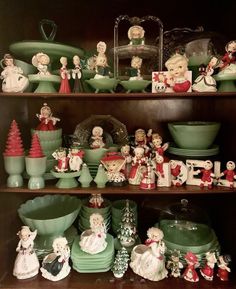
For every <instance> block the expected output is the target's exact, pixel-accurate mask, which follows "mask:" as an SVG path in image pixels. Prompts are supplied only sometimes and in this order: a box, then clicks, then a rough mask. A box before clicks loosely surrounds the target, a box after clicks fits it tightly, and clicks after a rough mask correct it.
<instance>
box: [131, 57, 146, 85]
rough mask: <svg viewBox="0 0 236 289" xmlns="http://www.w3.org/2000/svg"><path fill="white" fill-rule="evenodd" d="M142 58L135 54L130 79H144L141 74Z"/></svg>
mask: <svg viewBox="0 0 236 289" xmlns="http://www.w3.org/2000/svg"><path fill="white" fill-rule="evenodd" d="M142 62H143V60H142V58H140V57H138V56H133V57H132V60H131V68H130V70H129V73H130V78H129V80H142V79H143V77H142V76H141V70H140V69H141V66H142Z"/></svg>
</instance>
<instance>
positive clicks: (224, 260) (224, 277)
mask: <svg viewBox="0 0 236 289" xmlns="http://www.w3.org/2000/svg"><path fill="white" fill-rule="evenodd" d="M230 262H231V256H230V255H221V256H219V258H218V264H217V265H218V272H217V276H218V277H219V278H220V280H221V281H228V280H229V272H231V270H230V268H229V267H228V265H229V263H230Z"/></svg>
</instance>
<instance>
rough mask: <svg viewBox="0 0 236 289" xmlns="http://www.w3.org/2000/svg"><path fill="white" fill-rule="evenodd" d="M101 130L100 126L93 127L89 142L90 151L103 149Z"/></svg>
mask: <svg viewBox="0 0 236 289" xmlns="http://www.w3.org/2000/svg"><path fill="white" fill-rule="evenodd" d="M102 135H103V129H102V127H100V126H95V127H94V128H93V129H92V136H91V140H90V143H91V144H90V147H91V148H92V149H97V148H103V147H104V146H105V143H104V141H103V136H102Z"/></svg>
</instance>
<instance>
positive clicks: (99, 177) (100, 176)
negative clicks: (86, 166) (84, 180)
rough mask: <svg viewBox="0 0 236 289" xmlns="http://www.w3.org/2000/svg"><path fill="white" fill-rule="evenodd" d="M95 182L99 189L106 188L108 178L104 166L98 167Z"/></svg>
mask: <svg viewBox="0 0 236 289" xmlns="http://www.w3.org/2000/svg"><path fill="white" fill-rule="evenodd" d="M94 182H95V183H96V184H97V187H98V188H105V186H106V183H107V182H108V177H107V174H106V172H105V170H104V167H103V165H102V164H100V165H99V167H98V171H97V174H96V177H95V178H94Z"/></svg>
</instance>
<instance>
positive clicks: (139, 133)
mask: <svg viewBox="0 0 236 289" xmlns="http://www.w3.org/2000/svg"><path fill="white" fill-rule="evenodd" d="M151 136H152V129H149V130H148V133H147V134H146V132H145V130H144V129H142V128H139V129H137V130H136V131H135V133H134V144H135V146H136V147H142V148H143V149H144V151H145V154H146V155H147V154H148V153H149V150H150V148H149V147H148V145H147V144H148V143H149V140H150V139H151Z"/></svg>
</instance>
